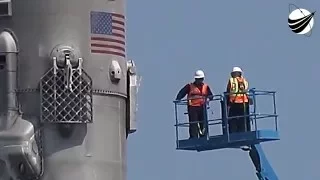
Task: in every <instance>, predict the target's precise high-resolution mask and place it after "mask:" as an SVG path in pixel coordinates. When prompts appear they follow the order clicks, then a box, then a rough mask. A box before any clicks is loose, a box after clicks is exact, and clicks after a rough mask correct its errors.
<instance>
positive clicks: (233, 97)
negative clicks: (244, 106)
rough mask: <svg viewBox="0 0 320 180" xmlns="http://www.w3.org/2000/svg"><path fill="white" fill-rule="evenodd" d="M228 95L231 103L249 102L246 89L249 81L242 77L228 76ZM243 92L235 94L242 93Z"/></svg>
mask: <svg viewBox="0 0 320 180" xmlns="http://www.w3.org/2000/svg"><path fill="white" fill-rule="evenodd" d="M229 81H230V95H229V99H230V102H231V103H246V102H249V98H248V93H247V90H248V88H249V83H248V81H247V80H246V79H245V78H244V77H237V78H230V79H229ZM244 92H246V93H245V94H235V93H244Z"/></svg>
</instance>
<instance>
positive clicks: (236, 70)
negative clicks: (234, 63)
mask: <svg viewBox="0 0 320 180" xmlns="http://www.w3.org/2000/svg"><path fill="white" fill-rule="evenodd" d="M232 72H242V70H241V68H239V67H233V69H232Z"/></svg>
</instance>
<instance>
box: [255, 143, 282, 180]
mask: <svg viewBox="0 0 320 180" xmlns="http://www.w3.org/2000/svg"><path fill="white" fill-rule="evenodd" d="M249 156H250V158H251V160H252V162H253V164H254V166H255V167H256V170H257V172H256V174H257V176H258V179H259V180H279V179H278V177H277V175H276V173H275V172H274V170H273V168H272V167H271V165H270V163H269V161H268V159H267V157H266V156H265V154H264V152H263V149H262V147H261V145H260V144H255V145H252V147H251V150H250V152H249Z"/></svg>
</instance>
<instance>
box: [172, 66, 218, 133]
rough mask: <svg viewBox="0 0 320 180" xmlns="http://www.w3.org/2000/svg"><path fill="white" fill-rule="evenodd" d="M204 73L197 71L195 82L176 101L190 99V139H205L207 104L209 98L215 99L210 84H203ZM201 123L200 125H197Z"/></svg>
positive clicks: (185, 88)
mask: <svg viewBox="0 0 320 180" xmlns="http://www.w3.org/2000/svg"><path fill="white" fill-rule="evenodd" d="M204 77H205V76H204V72H203V71H202V70H197V71H196V72H195V75H194V79H195V80H194V82H192V83H189V84H187V85H185V86H184V87H183V88H182V89H181V90H180V91H179V93H178V95H177V97H176V100H181V99H182V98H184V97H185V96H186V95H188V96H187V98H188V116H189V122H190V125H189V135H190V138H195V137H199V136H200V137H203V136H204V135H205V127H204V123H203V121H204V120H205V116H204V115H205V114H204V113H205V111H206V109H205V104H206V103H207V98H209V99H210V100H212V99H213V94H212V92H211V90H210V88H209V86H208V84H206V83H203V81H204ZM197 121H199V123H196V122H197Z"/></svg>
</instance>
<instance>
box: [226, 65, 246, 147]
mask: <svg viewBox="0 0 320 180" xmlns="http://www.w3.org/2000/svg"><path fill="white" fill-rule="evenodd" d="M248 88H249V83H248V81H247V80H246V79H245V78H244V77H243V76H242V70H241V68H240V67H234V68H233V70H232V72H231V78H230V79H229V81H228V85H227V96H226V97H227V98H226V99H227V105H228V117H229V119H228V125H229V133H233V132H245V131H250V129H251V127H250V117H249V101H250V99H249V96H248ZM234 116H241V117H238V118H232V117H234ZM246 116H247V117H246ZM241 148H242V149H244V150H245V149H248V148H249V147H241Z"/></svg>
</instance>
